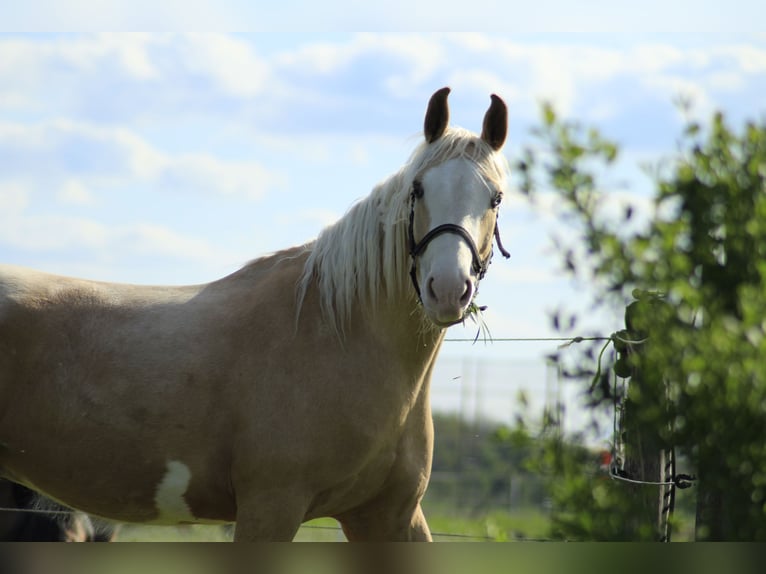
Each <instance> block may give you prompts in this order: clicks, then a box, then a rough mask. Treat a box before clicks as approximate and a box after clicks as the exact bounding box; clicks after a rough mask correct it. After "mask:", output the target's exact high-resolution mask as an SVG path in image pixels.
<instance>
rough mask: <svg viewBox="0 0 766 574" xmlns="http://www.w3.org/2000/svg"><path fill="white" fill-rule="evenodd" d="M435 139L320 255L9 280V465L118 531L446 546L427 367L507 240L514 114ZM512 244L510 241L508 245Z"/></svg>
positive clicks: (1, 342)
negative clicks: (500, 224) (317, 529)
mask: <svg viewBox="0 0 766 574" xmlns="http://www.w3.org/2000/svg"><path fill="white" fill-rule="evenodd" d="M448 94H449V89H448V88H443V89H441V90H439V91H437V92H436V93H435V94H434V95H433V96H432V97H431V99H430V101H429V104H428V109H427V111H426V116H425V141H424V142H422V143H421V145H420V146H418V147H417V149H416V150H415V151H414V152H413V154H412V156H411V158H410V160H409V161H408V162H407V164H406V165H404V166H403V167H402V168H401V169H400V170H399V171H398V172H397V173H395V174H394V175H392V176H390V177H389V178H388V179H386V180H385V181H383V182H382V183H380V184H379V185H378V186H376V187H375V189H373V191H372V192H371V194H370V195H369V196H368V197H367V198H366V199H363V200H361V201H360V202H358V203H357V204H356V205H354V206H353V207H352V208H351V209H350V211H349V212H348V213H347V214H346V215H345V216H344V217H343V218H341V219H340V220H339V221H338V222H337V223H335V224H334V225H332V226H330V227H328V228H327V229H325V230H324V231H323V232H322V233H321V234H320V235H319V237H318V238H317V239H316V240H315V241H314V242H312V243H309V244H307V245H304V246H300V247H294V248H291V249H287V250H285V251H281V252H278V253H276V254H274V255H271V256H268V257H264V258H261V259H258V260H256V261H253V262H251V263H249V264H248V265H246V266H245V267H244V268H242V269H240V270H239V271H237V272H235V273H233V274H232V275H229V276H228V277H225V278H223V279H221V280H218V281H215V282H212V283H209V284H205V285H195V286H185V287H150V286H135V285H116V284H110V283H99V282H93V281H85V280H81V279H73V278H66V277H59V276H53V275H48V274H44V273H41V272H38V271H32V270H27V269H20V268H16V267H6V266H3V267H0V471H2V472H1V473H2V475H4V476H6V477H8V478H10V479H11V480H14V481H16V482H20V483H22V484H25V485H27V486H29V487H31V488H34V489H36V490H38V491H40V492H42V493H44V494H45V495H47V496H49V497H51V498H53V499H55V500H57V501H60V502H61V503H63V504H66V505H68V506H71V507H73V508H77V509H80V510H82V511H84V512H87V513H90V514H93V515H96V516H101V517H105V518H108V519H112V520H116V521H120V522H132V523H147V524H168V525H172V524H183V523H226V522H236V524H237V526H236V533H235V540H290V539H292V538H293V536H294V535H295V533H296V531H297V529H298V527H299V526H300V524H301V522H303V521H305V520H309V519H312V518H315V517H320V516H331V517H334V518H336V519H337V520H338V521H339V522H340V523H341V525H342V527H343V531H344V532H345V534H346V536H347V538H348V539H349V540H430V539H431V534H430V531H429V528H428V524H427V523H426V519H425V518H424V516H423V512H422V510H421V507H420V500H421V498H422V496H423V494H424V492H425V490H426V485H427V483H428V478H429V473H430V466H431V456H432V449H433V426H432V421H431V412H430V405H429V386H430V376H431V371H432V369H433V366H434V361H435V359H436V355H437V353H438V351H439V348H440V346H441V343H442V340H443V338H444V333H445V328H446V327H448V326H450V325H452V324H454V323H459V322H461V321H463V320H464V318H465V317H466V315H467V314H469V313H470V312H471V311H472V310H474V309H475V306H474V304H473V299H474V295H475V293H476V288H477V285H478V282H479V279H481V277H482V276H483V275H484V272H485V271H486V269H487V265H488V264H489V260H490V257H491V254H492V249H493V239H494V237H497V238H498V243H499V236H498V235H497V212H498V206H499V204H500V200H501V198H502V193H503V190H504V188H505V183H506V175H507V170H508V167H507V161H506V160H505V158H504V157H503V155H502V154H501V153H500V148H501V147H502V146H503V143H504V141H505V138H506V133H507V125H508V119H507V109H506V106H505V104H504V103H503V101H502V100H501V99H500V98H498V97H497V96H495V95H493V96H492V98H491V105H490V107H489V110H488V111H487V113H486V115H485V117H484V122H483V129H482V133H481V135H476V134H474V133H472V132H469V131H466V130H463V129H460V128H451V127H449V126H448V117H449V110H448V106H447V96H448ZM499 247H500V248H501V249H502V247H501V246H499Z"/></svg>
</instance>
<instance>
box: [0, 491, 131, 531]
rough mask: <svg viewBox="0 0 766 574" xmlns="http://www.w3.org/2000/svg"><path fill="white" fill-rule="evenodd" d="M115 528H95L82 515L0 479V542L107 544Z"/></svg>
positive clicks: (98, 526)
mask: <svg viewBox="0 0 766 574" xmlns="http://www.w3.org/2000/svg"><path fill="white" fill-rule="evenodd" d="M116 533H117V526H115V525H112V524H108V523H98V525H95V524H94V522H93V520H91V518H90V516H88V515H87V514H85V513H84V512H78V511H74V510H71V509H69V508H67V507H65V506H61V505H60V504H57V503H56V502H53V501H52V500H49V499H46V498H44V497H42V496H41V495H39V494H38V493H36V492H35V491H34V490H30V489H29V488H27V487H25V486H22V485H20V484H16V483H15V482H11V481H9V480H2V479H0V541H2V542H111V541H112V540H114V538H115V535H116Z"/></svg>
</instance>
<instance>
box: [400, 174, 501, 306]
mask: <svg viewBox="0 0 766 574" xmlns="http://www.w3.org/2000/svg"><path fill="white" fill-rule="evenodd" d="M421 197H423V187H422V185H421V183H420V182H419V181H417V180H416V181H415V182H413V184H412V193H411V194H410V219H409V229H408V235H409V243H410V256H411V257H412V266H411V267H410V279H411V280H412V286H413V287H414V288H415V292H416V293H417V294H418V299H419V300H420V302H421V303H422V302H423V298H422V296H421V293H420V285H419V284H418V277H417V258H418V257H419V256H420V255H422V254H423V252H424V251H425V250H426V247H428V244H429V243H431V242H432V241H433V240H434V239H436V238H437V237H438V236H439V235H442V234H444V233H452V234H454V235H457V236H459V237H461V238H462V239H463V240H464V241H465V242H466V243H467V244H468V248H469V249H470V250H471V258H472V264H471V267H472V269H473V272H474V273H476V276H477V277H478V280H479V281H481V280H482V279H484V275H486V273H487V269H488V268H489V264H490V263H491V261H492V253H493V252H492V251H490V253H489V256H488V257H487V258H486V259H483V260H482V258H481V256H480V255H479V250H478V248H477V247H476V242H475V241H474V240H473V237H471V234H470V233H468V230H466V228H465V227H462V226H461V225H457V224H456V223H443V224H442V225H438V226H436V227H434V228H433V229H431V230H430V231H429V232H428V233H426V234H425V235H424V236H423V238H422V239H421V240H420V241H415V202H416V201H417V200H418V199H419V198H421ZM494 238H495V240H496V241H497V246H498V248H499V249H500V253H501V254H502V255H503V257H505V258H506V259H507V258H509V257H510V256H511V254H510V253H508V251H506V250H505V248H504V247H503V244H502V242H501V241H500V231H499V229H498V227H497V220H495V230H494Z"/></svg>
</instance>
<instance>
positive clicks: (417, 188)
mask: <svg viewBox="0 0 766 574" xmlns="http://www.w3.org/2000/svg"><path fill="white" fill-rule="evenodd" d="M412 194H413V195H414V196H415V197H417V198H420V197H423V184H422V183H421V182H420V180H419V179H416V180H415V181H413V182H412Z"/></svg>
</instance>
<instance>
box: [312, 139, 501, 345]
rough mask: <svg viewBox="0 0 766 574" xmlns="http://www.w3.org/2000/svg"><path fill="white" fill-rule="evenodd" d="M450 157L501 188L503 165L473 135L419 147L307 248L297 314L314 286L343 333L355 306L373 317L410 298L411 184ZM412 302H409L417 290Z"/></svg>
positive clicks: (329, 316)
mask: <svg viewBox="0 0 766 574" xmlns="http://www.w3.org/2000/svg"><path fill="white" fill-rule="evenodd" d="M453 158H465V159H468V160H470V161H472V162H474V163H475V164H476V166H477V168H478V170H479V173H480V174H481V175H482V177H483V178H485V179H486V180H488V182H491V183H492V184H493V185H495V186H497V187H498V188H499V189H503V188H504V186H505V177H506V173H507V171H508V164H507V161H506V160H505V158H504V156H503V155H502V154H500V153H496V152H495V151H494V150H493V149H492V148H491V147H490V146H489V145H488V144H487V143H486V142H485V141H484V140H482V139H481V138H480V137H479V136H478V135H476V134H475V133H473V132H470V131H468V130H465V129H462V128H456V127H452V128H448V129H447V131H446V132H445V133H444V135H442V136H441V137H440V138H439V139H437V140H436V141H434V142H433V143H426V142H423V143H421V144H420V145H419V146H418V147H417V148H416V149H415V151H414V152H413V153H412V155H411V157H410V159H409V160H408V161H407V163H406V164H405V165H404V166H402V168H401V169H400V170H399V171H398V172H396V173H395V174H393V175H391V176H390V177H388V178H387V179H386V180H384V181H382V182H381V183H379V184H378V185H376V186H375V188H374V189H373V190H372V192H371V193H370V194H369V195H368V196H367V197H366V198H364V199H362V200H360V201H358V202H357V203H356V204H354V205H353V206H352V207H351V209H349V211H348V212H347V213H346V214H345V215H344V216H343V217H342V218H341V219H339V220H338V221H337V222H335V223H334V224H332V225H330V226H329V227H327V228H325V229H324V230H323V231H322V232H321V233H320V234H319V236H318V237H317V239H316V240H315V241H314V242H313V243H312V244H309V246H308V248H309V250H310V255H309V257H308V259H307V261H306V265H305V267H304V270H303V274H302V276H301V278H300V280H299V283H298V309H299V311H300V308H301V306H302V303H303V300H304V297H305V295H306V291H307V290H308V288H309V285H310V284H311V283H312V282H313V281H316V285H317V288H318V289H319V297H320V305H321V307H322V312H323V314H324V316H325V318H326V319H327V320H328V321H329V322H330V324H331V325H332V326H333V327H334V328H335V330H336V331H338V332H339V333H342V332H343V326H344V324H345V323H346V321H347V320H348V319H349V318H350V316H351V312H352V308H354V305H355V303H362V305H363V306H364V307H365V308H366V309H370V310H371V309H374V308H375V307H376V305H377V303H378V302H380V301H381V299H382V298H384V297H392V296H397V295H399V294H401V291H402V290H403V289H407V290H408V292H410V291H412V290H411V289H410V288H409V279H408V271H409V249H408V245H407V224H408V217H409V208H410V204H409V201H410V189H411V187H412V182H413V181H414V180H415V179H417V178H419V177H420V176H421V175H422V174H423V172H425V171H426V170H427V169H429V168H431V167H433V166H436V165H438V164H440V163H443V162H445V161H448V160H450V159H453ZM411 296H412V299H413V302H414V301H415V294H414V291H412V294H411Z"/></svg>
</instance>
